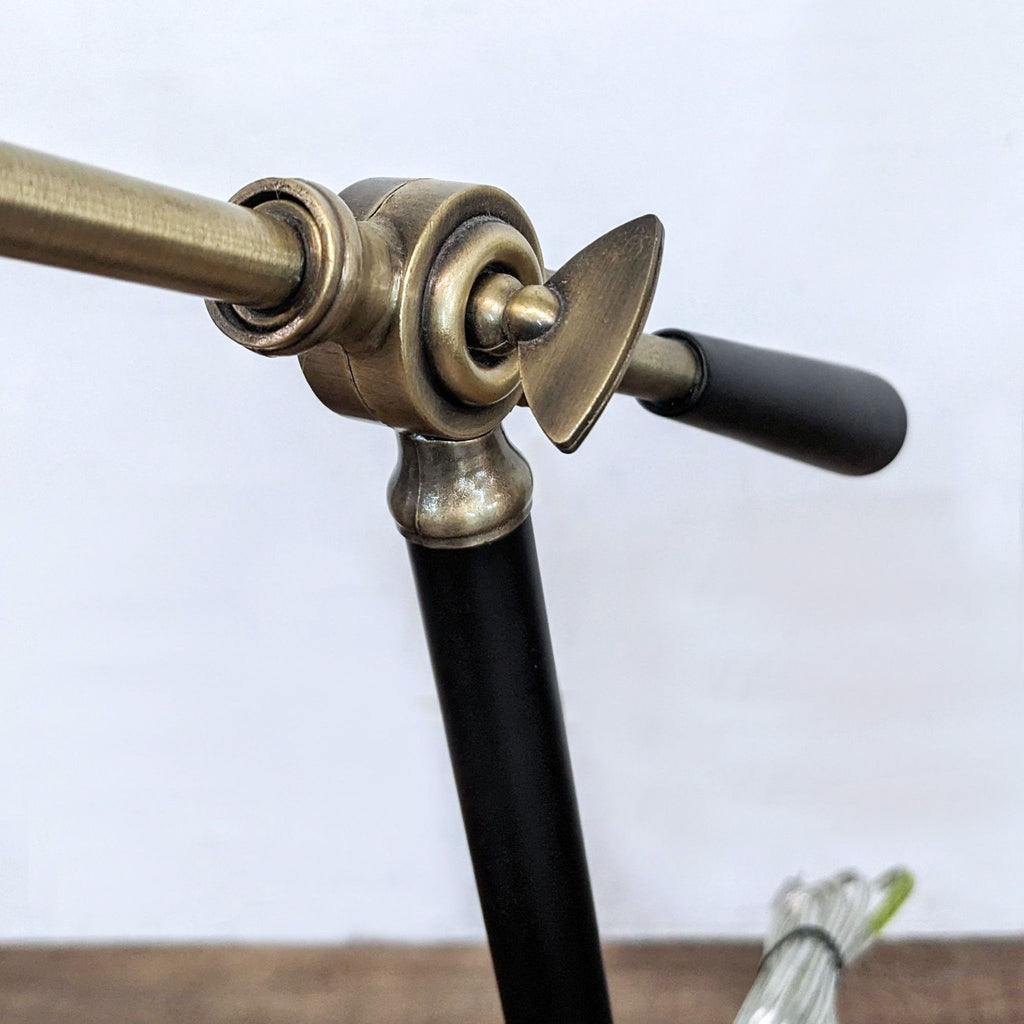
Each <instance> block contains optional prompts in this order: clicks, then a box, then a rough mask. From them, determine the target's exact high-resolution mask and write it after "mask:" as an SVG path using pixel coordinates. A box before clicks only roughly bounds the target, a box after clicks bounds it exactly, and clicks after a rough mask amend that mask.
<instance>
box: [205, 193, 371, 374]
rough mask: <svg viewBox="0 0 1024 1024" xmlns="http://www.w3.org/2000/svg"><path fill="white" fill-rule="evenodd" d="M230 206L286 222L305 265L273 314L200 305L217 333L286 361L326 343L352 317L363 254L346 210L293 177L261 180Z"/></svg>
mask: <svg viewBox="0 0 1024 1024" xmlns="http://www.w3.org/2000/svg"><path fill="white" fill-rule="evenodd" d="M231 202H233V203H237V204H238V205H240V206H246V207H248V208H249V209H252V210H259V211H260V212H261V213H265V214H266V215H267V216H270V217H275V218H277V219H279V220H283V221H285V222H286V223H288V224H289V225H290V226H291V227H292V228H293V229H294V230H295V231H297V232H298V234H299V236H300V238H301V239H302V247H303V251H304V253H305V266H304V268H303V274H302V280H301V281H300V282H299V286H298V288H297V289H296V291H295V294H294V295H293V296H292V297H291V299H290V300H289V302H288V303H287V304H286V305H285V306H283V307H281V308H279V309H273V310H258V309H251V308H249V307H247V306H236V305H232V304H231V303H227V302H214V301H208V302H207V304H206V305H207V309H208V310H209V311H210V316H212V317H213V319H214V321H215V322H216V324H217V326H218V327H219V328H220V329H221V330H222V331H223V332H224V333H225V334H226V335H227V336H228V337H229V338H231V339H232V340H233V341H237V342H238V343H239V344H240V345H244V346H245V347H246V348H248V349H251V350H252V351H254V352H260V353H262V354H263V355H275V356H276V355H294V354H296V353H298V352H304V351H306V349H309V348H312V347H313V346H314V345H316V344H319V343H320V342H321V341H326V340H328V339H329V338H330V337H331V336H332V335H333V334H334V333H335V332H337V331H338V329H339V328H340V326H341V325H342V324H343V323H344V322H345V320H346V319H347V318H348V317H349V316H350V314H351V313H352V308H353V305H354V303H355V301H356V298H357V295H358V291H359V279H360V276H361V273H362V269H363V248H362V240H361V239H360V235H359V228H358V226H357V224H356V220H355V217H354V216H353V215H352V211H351V210H349V208H348V206H347V205H346V204H345V203H344V202H343V201H342V200H341V198H340V197H339V196H337V195H336V194H335V193H333V192H331V191H330V190H328V189H326V188H324V187H323V186H321V185H317V184H314V183H313V182H309V181H301V180H299V179H297V178H262V179H260V180H259V181H254V182H252V183H251V184H249V185H246V186H245V188H243V189H241V190H240V191H238V192H236V193H235V194H234V195H233V196H232V197H231Z"/></svg>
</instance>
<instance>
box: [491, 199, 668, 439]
mask: <svg viewBox="0 0 1024 1024" xmlns="http://www.w3.org/2000/svg"><path fill="white" fill-rule="evenodd" d="M663 242H664V229H663V228H662V226H661V221H659V220H658V218H657V217H654V216H652V215H648V216H646V217H639V218H637V219H636V220H633V221H630V222H629V223H628V224H623V225H622V226H621V227H618V228H615V229H614V230H613V231H609V232H608V234H606V235H602V236H601V238H599V239H597V241H595V242H591V244H590V245H588V246H587V247H586V249H584V250H583V251H582V252H580V253H577V254H576V255H575V256H574V257H573V258H572V259H571V260H570V261H569V262H568V263H567V264H566V265H565V266H564V267H562V268H561V270H558V271H556V272H555V273H554V274H553V275H552V276H551V277H550V278H549V279H548V281H547V284H546V286H545V287H546V288H548V289H550V291H552V292H553V293H554V294H555V295H556V296H557V297H558V305H559V314H558V318H557V320H556V321H555V323H554V325H553V326H552V327H551V328H549V329H548V330H547V331H546V332H545V333H543V334H541V335H539V336H538V337H536V338H535V340H533V341H526V342H524V343H521V344H520V345H519V366H520V375H521V377H522V381H523V394H524V395H525V396H526V401H527V402H528V403H529V406H530V409H531V411H532V412H533V414H534V416H535V417H536V418H537V422H538V423H539V424H540V426H541V429H542V430H543V431H544V433H545V434H547V436H548V437H549V438H550V439H551V440H552V441H553V442H554V443H555V444H556V445H557V446H558V447H559V448H561V450H562V451H564V452H573V451H575V450H576V449H577V448H578V447H579V446H580V444H581V443H582V441H583V439H584V438H585V437H586V436H587V434H588V433H589V432H590V429H591V428H592V427H593V425H594V423H595V422H596V421H597V418H598V416H600V415H601V412H602V411H603V410H604V407H605V405H607V404H608V400H609V399H610V398H611V396H612V395H613V394H614V393H615V389H616V388H617V387H618V385H619V382H620V381H621V379H622V376H623V374H624V373H625V371H626V365H627V364H628V362H629V356H630V352H631V351H632V349H633V344H634V343H635V341H636V339H637V337H638V336H639V334H640V332H641V331H642V330H643V326H644V322H645V321H646V319H647V313H648V311H649V310H650V306H651V300H652V298H653V297H654V289H655V286H656V285H657V282H658V270H659V268H660V266H661V252H662V246H663ZM537 299H538V296H537V295H536V294H532V295H531V297H530V300H529V303H528V304H526V305H525V308H526V310H527V315H526V318H525V321H524V323H525V326H526V329H527V330H528V331H530V332H532V331H535V330H536V329H537V327H538V326H539V324H538V322H537V321H538V317H537V315H536V307H538V302H537ZM512 303H513V304H514V303H515V298H513V300H512ZM506 312H508V311H506Z"/></svg>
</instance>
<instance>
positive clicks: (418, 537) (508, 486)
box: [388, 426, 533, 548]
mask: <svg viewBox="0 0 1024 1024" xmlns="http://www.w3.org/2000/svg"><path fill="white" fill-rule="evenodd" d="M532 500H533V474H532V473H531V472H530V467H529V465H528V463H527V462H526V460H525V459H524V458H523V457H522V455H521V454H520V453H519V452H518V451H517V450H516V449H515V448H514V447H513V446H512V445H511V444H510V443H509V440H508V438H507V437H506V436H505V432H504V431H503V430H502V429H501V427H500V426H499V427H495V429H494V430H492V431H489V432H488V433H487V434H484V435H483V436H482V437H475V438H471V439H469V440H465V441H448V440H440V439H438V438H432V437H423V436H422V435H420V434H412V433H404V432H399V433H398V464H397V466H396V467H395V471H394V473H393V474H392V476H391V480H390V482H389V483H388V504H389V506H390V508H391V514H392V515H393V516H394V517H395V522H396V523H397V524H398V529H399V530H400V531H401V532H402V534H403V535H404V536H405V537H407V538H408V539H409V540H411V541H414V542H415V543H417V544H422V545H424V546H425V547H432V548H465V547H473V546H476V545H478V544H487V543H489V542H490V541H493V540H497V539H498V538H499V537H504V536H505V535H506V534H507V533H511V532H512V531H513V530H514V529H515V528H516V527H517V526H519V525H520V524H521V523H522V522H523V520H524V519H526V517H527V516H528V515H529V514H530V504H531V502H532Z"/></svg>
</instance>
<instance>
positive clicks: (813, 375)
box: [641, 330, 907, 476]
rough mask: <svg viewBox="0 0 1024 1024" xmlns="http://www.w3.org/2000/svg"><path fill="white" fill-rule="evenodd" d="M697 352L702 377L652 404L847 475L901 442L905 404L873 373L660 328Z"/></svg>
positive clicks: (886, 456) (867, 469) (882, 460)
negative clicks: (674, 396)
mask: <svg viewBox="0 0 1024 1024" xmlns="http://www.w3.org/2000/svg"><path fill="white" fill-rule="evenodd" d="M658 334H660V335H662V336H663V337H669V338H676V339H677V340H678V341H680V342H681V343H682V344H685V345H687V346H688V347H689V348H690V349H691V350H692V351H693V352H694V354H695V355H696V357H697V359H698V361H699V363H700V366H701V373H700V380H699V383H698V384H697V385H696V386H695V387H694V388H692V389H691V390H690V391H689V392H688V393H687V394H685V395H682V396H680V397H679V398H678V399H672V400H669V401H665V402H646V401H644V402H641V404H642V405H643V406H644V407H645V408H646V409H649V410H650V411H651V412H654V413H657V414H658V415H659V416H666V417H668V418H670V419H675V420H678V421H679V422H681V423H689V424H691V425H692V426H695V427H700V428H701V429H702V430H708V431H711V432H712V433H715V434H721V435H723V436H725V437H732V438H735V439H736V440H738V441H745V442H746V443H747V444H752V445H756V446H757V447H759V448H763V449H766V450H767V451H771V452H775V453H776V454H778V455H785V456H788V457H789V458H792V459H798V460H800V461H801V462H807V463H810V464H811V465H814V466H819V467H820V468H822V469H830V470H832V471H834V472H837V473H843V474H846V475H848V476H866V475H867V474H869V473H877V472H878V471H879V470H880V469H884V468H885V467H886V466H887V465H889V463H890V462H892V460H893V459H895V458H896V456H897V455H898V454H899V452H900V449H901V448H902V447H903V442H904V439H905V438H906V436H907V410H906V406H904V404H903V399H902V398H900V396H899V393H898V392H897V391H896V389H895V388H894V387H893V386H892V385H891V384H889V383H888V381H885V380H883V379H882V378H881V377H877V376H875V374H873V373H867V372H866V371H864V370H857V369H854V368H853V367H849V366H838V365H836V364H835V363H825V362H821V361H820V360H816V359H808V358H806V357H804V356H795V355H790V354H788V353H785V352H773V351H771V350H769V349H763V348H755V347H753V346H751V345H742V344H740V343H738V342H735V341H722V340H721V339H720V338H708V337H705V336H704V335H700V334H691V333H689V332H688V331H676V330H665V331H658Z"/></svg>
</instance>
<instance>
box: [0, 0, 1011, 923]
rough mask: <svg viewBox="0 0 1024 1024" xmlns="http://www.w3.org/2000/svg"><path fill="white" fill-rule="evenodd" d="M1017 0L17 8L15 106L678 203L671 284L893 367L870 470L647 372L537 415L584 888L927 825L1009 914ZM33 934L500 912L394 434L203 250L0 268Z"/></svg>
mask: <svg viewBox="0 0 1024 1024" xmlns="http://www.w3.org/2000/svg"><path fill="white" fill-rule="evenodd" d="M1022 46H1024V7H1022V6H1021V5H1020V4H1019V3H1017V2H1006V3H997V2H987V3H980V4H979V3H968V2H966V0H963V2H940V3H907V2H904V3H899V2H897V3H893V2H891V0H887V2H881V0H878V2H870V3H858V4H852V3H848V2H845V0H831V2H821V3H812V2H796V0H788V2H769V3H764V2H754V0H750V2H745V3H744V2H729V3H722V2H720V0H700V2H694V3H688V4H685V5H683V4H679V3H677V2H668V0H666V2H662V3H653V2H632V3H629V4H622V3H593V2H592V3H587V4H582V3H561V4H552V3H536V2H532V0H531V2H517V3H505V2H492V3H487V4H478V3H469V2H453V0H439V2H435V3H432V4H430V5H417V4H414V3H411V2H396V3H389V4H380V5H371V4H365V3H358V4H357V3H338V2H330V3H329V2H326V0H324V2H313V3H301V2H300V3H297V4H295V5H292V6H291V7H289V8H287V9H285V8H281V7H279V6H278V7H274V6H272V5H266V6H264V7H263V8H262V9H260V8H258V7H256V6H253V7H252V8H251V9H247V8H245V7H244V6H243V5H241V4H216V3H209V2H202V3H200V2H198V0H175V2H173V3H150V2H146V3H140V2H137V0H136V2H123V3H107V4H104V5H102V6H101V5H97V4H95V3H86V2H70V0H67V2H63V3H47V2H37V3H35V4H16V5H8V7H7V8H6V9H5V12H4V28H3V34H2V36H0V90H2V91H0V95H2V97H3V102H2V104H0V136H2V137H4V138H7V139H9V140H10V141H13V142H17V143H20V144H22V145H27V146H32V147H35V148H38V149H42V150H46V151H50V152H54V153H57V154H61V155H65V156H71V157H74V158H77V159H80V160H83V161H86V162H90V163H95V164H98V165H101V166H107V167H111V168H115V169H118V170H122V171H126V172H129V173H134V174H137V175H139V176H142V177H146V178H150V179H153V180H157V181H162V182H167V183H170V184H175V185H178V186H180V187H183V188H187V189H191V190H194V191H197V192H201V193H206V194H211V195H215V196H224V197H226V196H228V195H230V194H231V192H233V191H234V190H235V188H237V187H238V186H240V185H241V184H243V183H245V182H247V181H249V180H251V179H253V178H256V177H261V176H263V175H266V174H273V173H281V174H294V175H299V176H303V177H309V178H313V179H315V180H319V181H322V182H325V183H329V184H332V185H334V186H336V187H339V188H340V187H343V186H344V185H346V184H348V183H349V182H352V181H355V180H358V179H360V178H362V177H367V176H372V175H377V174H389V175H400V174H408V175H433V176H437V177H449V178H455V179H462V180H467V181H482V182H490V183H494V184H498V185H501V186H503V187H504V188H506V189H507V190H508V191H510V192H511V193H512V194H513V195H515V196H516V197H517V198H518V199H519V200H520V201H521V202H522V203H523V204H524V206H525V207H526V209H527V210H528V211H529V212H530V214H531V216H532V218H533V219H534V222H535V224H536V226H537V228H538V231H539V232H540V235H541V238H542V240H543V241H544V243H545V249H546V258H547V263H548V265H549V266H557V265H559V264H560V263H561V262H562V261H563V260H565V259H566V258H567V257H568V256H570V255H571V254H572V253H573V252H575V251H576V250H577V249H578V248H581V247H582V246H583V245H584V244H586V243H587V242H589V241H590V240H591V239H593V238H594V237H596V236H597V235H599V234H601V233H602V232H604V231H605V230H607V229H608V228H610V227H612V226H614V225H616V224H618V223H620V222H621V221H624V220H626V219H628V218H631V217H633V216H636V215H638V214H641V213H645V212H648V211H654V212H657V213H658V214H659V215H660V216H661V218H662V219H663V220H664V222H665V225H666V228H667V232H668V244H667V250H666V256H665V264H664V269H663V273H662V282H663V284H662V287H661V290H660V292H659V294H658V298H657V301H656V304H655V309H654V313H653V315H652V318H651V323H652V325H653V326H662V325H677V326H685V327H693V328H696V329H700V330H704V331H706V332H708V333H712V334H714V333H717V334H719V335H721V336H723V337H734V338H738V339H742V340H747V341H751V342H756V343H762V344H765V345H769V346H775V347H779V348H791V349H793V350H796V351H801V352H806V353H809V354H816V355H820V356H823V357H826V358H834V359H839V360H846V361H850V362H853V363H859V364H862V365H865V366H867V367H870V368H873V369H876V370H878V371H880V372H882V373H884V374H886V375H888V376H889V377H890V378H891V379H892V380H893V381H895V382H896V383H897V384H898V385H899V386H900V388H901V389H902V391H903V394H904V396H905V398H906V401H907V404H908V406H909V409H910V413H911V421H912V426H911V436H910V440H909V442H908V445H907V447H906V450H905V453H904V455H903V457H902V458H901V459H900V460H899V462H898V464H896V465H894V466H893V467H892V468H891V469H890V470H888V471H887V472H885V473H883V474H882V475H881V476H879V477H877V478H873V479H868V480H849V479H845V478H840V477H834V476H831V475H828V474H824V473H820V472H816V471H814V470H811V469H808V468H805V467H803V466H800V465H796V464H790V463H787V462H785V461H783V460H781V459H777V458H775V457H772V456H767V455H765V454H763V453H760V452H757V451H754V450H748V449H745V448H743V447H741V446H739V445H735V444H733V443H731V442H728V441H723V440H720V439H717V438H714V437H709V436H704V435H701V434H699V433H698V432H690V431H687V430H685V429H683V428H681V427H678V426H676V425H674V424H669V423H665V422H661V421H658V420H656V419H655V418H654V417H651V416H649V415H647V414H646V413H644V412H643V411H642V410H640V409H639V408H638V407H637V406H636V405H635V403H633V402H631V401H628V400H622V399H620V400H616V402H614V403H613V407H612V408H610V409H609V411H608V413H607V414H606V416H605V418H604V419H603V421H602V422H601V424H600V425H599V427H598V428H597V430H596V431H595V432H594V434H593V435H592V436H591V438H590V439H589V440H588V442H587V443H586V445H585V446H584V448H583V449H582V451H581V452H580V453H579V454H578V455H576V456H574V457H573V458H564V457H563V456H561V455H559V454H558V453H557V452H556V451H555V450H554V449H553V448H551V447H549V446H548V445H547V443H546V442H545V441H544V440H543V438H542V437H541V436H540V434H539V431H538V430H537V428H536V427H535V426H534V425H533V424H532V423H531V421H530V419H529V416H528V415H527V414H523V413H517V414H516V416H515V417H514V419H513V422H512V423H511V425H510V430H509V432H510V435H511V436H512V437H513V440H514V441H515V442H516V443H517V444H518V445H519V446H520V447H521V448H522V449H523V450H524V451H525V452H526V454H527V455H528V457H529V458H530V459H531V461H532V463H533V466H534V471H535V475H536V479H537V495H536V499H537V500H536V514H535V522H536V529H537V534H538V540H539V545H540V548H541V556H542V561H543V564H544V566H545V569H546V573H547V591H548V599H549V605H550V614H551V621H552V629H553V633H554V638H555V643H556V648H557V651H558V656H559V664H560V672H561V678H562V685H563V691H564V700H565V704H566V714H567V719H568V725H569V730H570V739H571V743H572V748H573V754H574V759H575V764H576V768H577V771H578V787H579V792H580V800H581V804H582V811H583V816H584V819H585V820H584V824H585V829H586V834H587V839H588V843H589V850H590V854H591V859H592V872H593V878H594V885H595V889H596V894H597V899H598V904H599V914H600V918H601V921H602V924H603V925H604V927H605V928H606V929H607V931H608V932H609V933H612V934H619V935H625V934H628V935H637V934H645V935H646V934H675V933H687V934H694V933H700V934H730V933H737V932H749V933H758V932H760V931H761V930H762V927H763V923H764V920H765V910H764V907H765V904H766V902H767V900H768V898H769V896H770V895H771V893H772V892H773V891H774V889H775V887H776V886H777V884H778V883H779V882H780V881H781V880H782V878H783V877H785V876H786V875H788V874H790V873H792V872H794V871H798V870H802V871H806V872H809V873H811V874H815V875H817V874H821V873H825V872H830V871H832V870H835V869H837V868H839V867H842V866H845V865H848V864H853V865H857V866H860V867H862V868H864V869H865V870H869V871H875V870H879V869H881V868H883V867H885V866H887V865H888V864H890V863H891V862H898V861H904V862H906V863H908V864H910V865H912V866H913V867H914V868H915V869H916V871H917V873H918V876H919V882H920V884H919V890H918V893H917V895H916V896H915V898H914V900H913V902H912V904H911V905H910V906H909V907H908V909H907V910H906V912H905V914H904V915H903V917H902V918H901V920H900V925H899V926H900V928H902V929H903V930H904V931H915V932H920V931H926V932H931V931H936V932H963V931H980V932H994V931H1013V930H1020V929H1024V884H1022V881H1021V877H1022V876H1021V870H1020V864H1021V858H1022V847H1024V815H1022V806H1024V755H1022V753H1021V725H1022V716H1021V712H1022V710H1024V709H1022V692H1021V642H1020V641H1021V614H1020V612H1021V600H1020V595H1021V498H1022V495H1021V478H1022V469H1021V466H1022V441H1021V438H1022V412H1024V338H1022V323H1024V288H1022V266H1024V259H1022V238H1024V235H1022V229H1024V200H1022V188H1021V181H1022V172H1024V159H1022V148H1021V146H1022V129H1024V106H1022V99H1021V97H1022V95H1024V61H1022V60H1021V53H1022ZM0 305H2V309H3V316H2V320H0V332H2V334H3V338H2V341H0V347H2V352H3V360H2V363H0V495H2V498H0V527H2V532H0V594H2V596H0V706H2V711H0V937H2V938H5V939H23V938H31V939H58V938H60V939H65V938H73V939H78V938H90V939H91V938H97V939H99V938H110V937H117V938H121V937H130V938H152V939H167V938H188V937H202V938H210V937H215V938H222V937H224V938H245V939H275V940H337V939H348V938H352V937H366V936H374V937H381V938H401V939H435V938H439V937H443V938H452V937H466V936H479V935H481V934H482V930H481V925H480V919H479V914H478V911H477V909H476V904H475V896H474V892H473V888H472V884H471V879H470V872H469V864H468V858H467V855H466V853H465V851H464V848H463V839H462V835H461V832H460V823H459V819H458V810H457V806H456V802H455V797H454V793H453V787H452V784H451V781H450V778H449V772H448V766H447V762H446V753H445V749H444V745H443V739H442V732H441V723H440V718H439V715H438V711H437V708H436V705H435V700H434V696H433V692H432V684H431V681H430V677H429V671H428V665H427V658H426V653H425V648H424V643H423V640H422V637H421V634H420V630H419V623H418V618H417V610H416V607H415V603H414V598H413V593H412V586H411V580H410V575H409V570H408V568H407V565H406V559H405V551H404V546H403V544H402V543H401V541H400V539H399V537H398V535H397V533H395V531H394V528H393V526H392V524H391V522H390V519H389V517H388V514H387V512H386V511H385V505H384V486H385V481H386V479H387V477H388V474H389V472H390V469H391V466H392V463H393V458H394V456H393V442H392V439H391V437H390V436H389V434H388V432H387V431H386V430H383V429H381V428H379V427H375V426H371V425H367V424H361V423H356V422H351V421H343V420H340V419H338V418H336V417H333V416H332V415H331V414H329V413H328V412H327V411H326V410H324V409H323V408H321V407H320V406H319V405H318V404H317V402H316V401H315V399H314V398H313V396H312V395H311V394H310V393H309V392H308V391H307V389H306V386H305V384H304V382H303V381H302V378H301V375H300V374H299V372H298V368H297V366H296V365H295V364H294V363H293V362H292V361H287V360H283V361H269V360H262V359H258V358H256V357H254V356H252V355H251V354H250V353H248V352H246V351H243V350H242V349H240V348H236V347H234V346H232V345H231V344H229V343H228V342H227V341H226V340H225V339H224V338H222V337H221V336H220V335H219V334H218V333H217V332H216V331H215V329H214V328H213V327H212V325H211V324H210V323H209V321H208V319H207V317H206V313H205V311H204V309H203V306H202V303H201V302H199V301H198V300H190V299H189V298H187V297H184V296H178V295H173V294H169V293H168V294H165V293H161V292H158V291H155V290H151V289H145V288H141V287H136V286H130V285H125V284H121V283H117V282H106V281H100V280H95V279H90V278H86V277H84V276H79V275H75V274H71V273H66V272H62V271H55V270H49V269H46V268H41V267H32V266H27V265H21V264H17V263H14V262H11V261H3V262H2V265H0Z"/></svg>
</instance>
